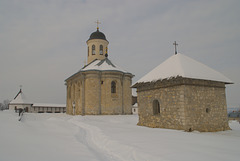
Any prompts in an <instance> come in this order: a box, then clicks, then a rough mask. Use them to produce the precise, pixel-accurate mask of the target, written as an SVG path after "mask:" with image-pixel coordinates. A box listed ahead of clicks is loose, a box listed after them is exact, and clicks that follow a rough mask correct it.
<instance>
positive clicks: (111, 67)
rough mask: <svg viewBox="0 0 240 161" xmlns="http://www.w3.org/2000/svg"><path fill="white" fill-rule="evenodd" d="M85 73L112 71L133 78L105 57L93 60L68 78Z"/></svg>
mask: <svg viewBox="0 0 240 161" xmlns="http://www.w3.org/2000/svg"><path fill="white" fill-rule="evenodd" d="M85 71H113V72H120V73H125V74H130V75H132V76H134V75H133V74H132V73H129V72H127V71H126V70H123V69H122V68H120V67H119V66H117V65H115V64H113V63H112V61H110V60H109V59H108V58H107V57H106V58H105V59H103V60H98V59H95V60H93V61H92V62H91V63H89V64H88V65H86V66H84V67H83V68H82V69H80V70H79V71H78V72H77V73H75V74H73V75H72V76H70V77H69V78H71V77H73V76H74V75H76V74H78V73H80V72H85ZM69 78H67V79H66V80H65V81H67V80H68V79H69Z"/></svg>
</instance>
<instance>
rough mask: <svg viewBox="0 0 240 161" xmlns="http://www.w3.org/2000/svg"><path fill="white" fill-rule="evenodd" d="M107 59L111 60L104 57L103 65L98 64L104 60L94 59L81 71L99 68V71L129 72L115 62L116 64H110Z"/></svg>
mask: <svg viewBox="0 0 240 161" xmlns="http://www.w3.org/2000/svg"><path fill="white" fill-rule="evenodd" d="M106 60H108V61H110V60H109V59H104V62H103V63H102V64H101V65H98V64H99V63H100V62H101V61H102V60H94V61H93V62H92V63H90V64H89V65H88V66H86V67H85V68H83V69H81V70H80V71H90V70H98V71H119V72H123V73H128V72H127V71H125V70H123V69H122V68H121V67H119V66H117V65H115V64H114V66H112V65H111V64H108V63H107V61H106ZM111 63H112V62H111Z"/></svg>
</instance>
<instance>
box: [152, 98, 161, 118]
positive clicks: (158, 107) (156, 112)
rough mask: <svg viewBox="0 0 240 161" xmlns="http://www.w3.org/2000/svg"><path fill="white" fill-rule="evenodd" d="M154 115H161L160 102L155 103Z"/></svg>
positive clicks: (155, 101)
mask: <svg viewBox="0 0 240 161" xmlns="http://www.w3.org/2000/svg"><path fill="white" fill-rule="evenodd" d="M153 114H154V115H158V114H160V104H159V102H158V100H154V101H153Z"/></svg>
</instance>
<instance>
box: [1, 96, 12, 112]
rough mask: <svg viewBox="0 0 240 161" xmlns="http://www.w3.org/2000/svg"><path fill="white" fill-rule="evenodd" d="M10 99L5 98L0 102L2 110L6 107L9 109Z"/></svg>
mask: <svg viewBox="0 0 240 161" xmlns="http://www.w3.org/2000/svg"><path fill="white" fill-rule="evenodd" d="M9 103H10V101H9V100H8V99H7V100H4V101H3V103H0V110H1V111H2V110H5V109H8V105H9Z"/></svg>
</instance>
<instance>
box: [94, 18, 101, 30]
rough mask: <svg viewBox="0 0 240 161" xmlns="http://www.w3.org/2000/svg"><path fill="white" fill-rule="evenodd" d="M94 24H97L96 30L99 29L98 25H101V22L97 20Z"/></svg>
mask: <svg viewBox="0 0 240 161" xmlns="http://www.w3.org/2000/svg"><path fill="white" fill-rule="evenodd" d="M95 23H96V24H97V29H99V26H98V25H99V24H101V22H100V21H98V20H97V21H96V22H95Z"/></svg>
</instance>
